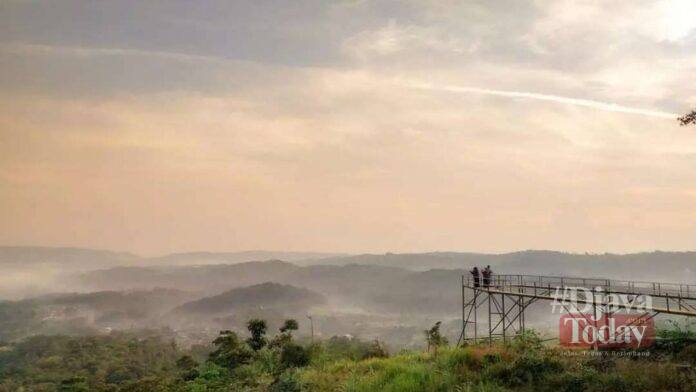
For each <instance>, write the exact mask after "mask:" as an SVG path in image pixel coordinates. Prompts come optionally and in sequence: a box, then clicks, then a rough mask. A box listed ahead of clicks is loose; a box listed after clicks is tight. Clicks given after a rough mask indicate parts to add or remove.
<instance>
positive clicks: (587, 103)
mask: <svg viewBox="0 0 696 392" xmlns="http://www.w3.org/2000/svg"><path fill="white" fill-rule="evenodd" d="M406 86H407V87H410V88H417V89H422V90H432V91H447V92H455V93H467V94H482V95H493V96H498V97H508V98H523V99H532V100H537V101H548V102H555V103H559V104H564V105H573V106H582V107H587V108H592V109H597V110H603V111H608V112H618V113H628V114H638V115H642V116H650V117H658V118H665V119H670V120H674V119H676V118H677V117H679V115H678V114H675V113H669V112H663V111H658V110H648V109H641V108H634V107H629V106H622V105H617V104H615V103H609V102H601V101H593V100H590V99H582V98H572V97H563V96H559V95H550V94H539V93H533V92H525V91H509V90H493V89H486V88H480V87H469V86H441V85H440V86H438V85H432V84H424V83H409V84H407V85H406Z"/></svg>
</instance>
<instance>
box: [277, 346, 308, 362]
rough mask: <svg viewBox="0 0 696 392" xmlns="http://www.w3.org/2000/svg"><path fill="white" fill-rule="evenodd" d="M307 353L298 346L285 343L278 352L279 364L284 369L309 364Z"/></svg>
mask: <svg viewBox="0 0 696 392" xmlns="http://www.w3.org/2000/svg"><path fill="white" fill-rule="evenodd" d="M309 360H310V358H309V352H308V351H307V350H306V349H305V348H304V347H302V346H300V345H299V344H295V343H292V342H290V343H287V344H286V345H284V346H283V349H282V351H281V352H280V363H282V364H283V366H285V367H286V368H291V367H303V366H307V365H308V364H309Z"/></svg>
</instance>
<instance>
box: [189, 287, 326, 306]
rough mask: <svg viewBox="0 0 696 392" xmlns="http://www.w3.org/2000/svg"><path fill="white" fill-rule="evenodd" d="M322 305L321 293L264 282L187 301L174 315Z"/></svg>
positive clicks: (324, 299)
mask: <svg viewBox="0 0 696 392" xmlns="http://www.w3.org/2000/svg"><path fill="white" fill-rule="evenodd" d="M324 303H326V298H324V296H322V295H321V294H318V293H316V292H314V291H311V290H307V289H304V288H299V287H294V286H291V285H283V284H278V283H272V282H266V283H261V284H257V285H253V286H248V287H241V288H236V289H232V290H229V291H226V292H224V293H222V294H219V295H216V296H213V297H206V298H202V299H199V300H197V301H193V302H188V303H186V304H183V305H181V306H179V307H178V308H177V309H176V310H175V312H176V313H189V314H220V313H230V312H234V311H237V310H241V309H254V308H257V309H278V310H282V311H284V312H293V311H300V310H306V309H309V308H310V307H312V306H316V305H321V304H324Z"/></svg>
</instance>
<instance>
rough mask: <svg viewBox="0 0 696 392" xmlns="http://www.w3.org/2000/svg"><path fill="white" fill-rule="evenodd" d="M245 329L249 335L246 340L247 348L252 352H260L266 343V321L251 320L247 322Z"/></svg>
mask: <svg viewBox="0 0 696 392" xmlns="http://www.w3.org/2000/svg"><path fill="white" fill-rule="evenodd" d="M247 329H248V330H249V332H250V333H251V337H250V338H249V339H247V340H246V342H247V344H248V345H249V347H251V349H252V350H254V351H259V350H261V349H262V348H263V347H264V346H265V345H266V343H268V342H267V340H266V336H265V335H266V329H268V326H267V325H266V320H260V319H251V320H249V322H247Z"/></svg>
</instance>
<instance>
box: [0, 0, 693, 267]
mask: <svg viewBox="0 0 696 392" xmlns="http://www.w3.org/2000/svg"><path fill="white" fill-rule="evenodd" d="M694 15H696V2H694V1H692V0H675V1H643V0H626V1H611V2H606V1H566V0H549V1H528V2H524V1H518V0H510V1H499V0H498V1H493V0H482V1H432V2H425V1H411V2H408V1H407V2H392V1H377V2H370V1H345V2H327V1H319V0H317V1H297V2H270V1H248V2H242V1H195V2H194V1H180V2H174V1H166V2H165V1H162V2H157V1H147V2H142V1H86V0H85V1H28V0H24V1H13V0H2V1H1V2H0V215H1V216H2V219H0V244H6V245H53V246H60V245H68V246H82V247H95V248H108V249H118V250H130V251H135V252H141V253H145V254H152V253H164V252H173V251H187V250H244V249H276V250H281V249H282V250H319V251H345V252H384V251H395V252H407V251H425V250H468V251H487V252H497V251H507V250H518V249H528V248H545V249H559V250H569V251H618V252H626V251H636V250H652V249H664V250H674V249H696V127H691V128H687V127H679V125H678V123H677V122H676V120H674V117H675V116H676V113H684V112H686V111H688V110H689V109H691V108H694V107H696V83H695V80H694V75H696V18H695V17H694Z"/></svg>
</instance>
